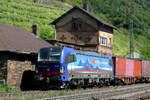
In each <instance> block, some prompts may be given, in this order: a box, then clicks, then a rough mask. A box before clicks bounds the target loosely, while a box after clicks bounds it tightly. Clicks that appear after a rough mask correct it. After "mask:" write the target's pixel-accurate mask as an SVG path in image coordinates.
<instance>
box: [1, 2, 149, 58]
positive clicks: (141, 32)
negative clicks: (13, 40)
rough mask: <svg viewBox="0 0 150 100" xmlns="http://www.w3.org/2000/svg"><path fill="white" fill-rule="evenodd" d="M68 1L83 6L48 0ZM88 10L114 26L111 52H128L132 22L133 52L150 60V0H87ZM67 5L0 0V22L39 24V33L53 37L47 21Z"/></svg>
mask: <svg viewBox="0 0 150 100" xmlns="http://www.w3.org/2000/svg"><path fill="white" fill-rule="evenodd" d="M47 1H53V2H55V1H57V2H60V3H65V4H66V3H68V4H70V5H72V6H75V5H77V6H79V7H82V0H47ZM87 3H88V4H89V6H90V12H91V13H95V14H96V15H97V16H99V17H100V18H101V19H102V20H105V21H107V22H109V23H112V24H113V25H114V26H116V27H117V29H115V30H114V55H117V56H127V55H128V54H129V39H130V37H129V33H130V31H129V22H130V20H133V22H134V47H135V52H137V53H139V54H140V55H141V58H142V59H147V60H150V53H149V51H150V45H149V43H150V1H149V0H87ZM67 10H68V9H67V8H62V7H58V6H52V5H43V4H37V3H32V2H27V1H26V0H0V22H1V23H7V24H10V25H15V26H19V27H23V28H25V29H27V30H29V31H31V26H32V25H33V24H38V27H39V34H38V35H39V36H40V37H41V38H43V39H53V38H54V27H53V26H50V25H49V23H50V22H52V21H53V20H54V19H56V18H58V17H59V16H61V15H62V14H64V13H65V12H66V11H67Z"/></svg>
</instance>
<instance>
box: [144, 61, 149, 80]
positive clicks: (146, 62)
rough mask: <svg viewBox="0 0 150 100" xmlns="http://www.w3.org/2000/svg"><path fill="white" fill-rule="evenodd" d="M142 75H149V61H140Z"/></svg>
mask: <svg viewBox="0 0 150 100" xmlns="http://www.w3.org/2000/svg"><path fill="white" fill-rule="evenodd" d="M142 77H150V61H142Z"/></svg>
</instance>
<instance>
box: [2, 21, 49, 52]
mask: <svg viewBox="0 0 150 100" xmlns="http://www.w3.org/2000/svg"><path fill="white" fill-rule="evenodd" d="M45 46H50V44H49V43H48V42H46V41H44V40H42V39H40V38H39V37H37V36H35V35H34V34H33V33H31V32H29V31H27V30H25V29H23V28H20V27H15V26H10V25H7V24H2V23H0V51H10V52H17V53H27V54H30V53H37V52H38V50H39V49H40V48H42V47H45Z"/></svg>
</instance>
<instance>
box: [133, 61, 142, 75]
mask: <svg viewBox="0 0 150 100" xmlns="http://www.w3.org/2000/svg"><path fill="white" fill-rule="evenodd" d="M141 69H142V61H140V60H134V73H133V75H134V77H141V76H142V71H141Z"/></svg>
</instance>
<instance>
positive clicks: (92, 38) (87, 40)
mask: <svg viewBox="0 0 150 100" xmlns="http://www.w3.org/2000/svg"><path fill="white" fill-rule="evenodd" d="M51 24H52V25H55V40H51V41H50V43H51V42H53V43H54V44H55V45H56V44H57V45H59V44H61V45H68V44H66V43H69V46H70V44H71V46H74V47H77V48H79V49H81V50H91V51H97V52H99V53H102V54H111V55H112V54H113V29H114V26H112V25H110V24H108V23H106V22H104V21H102V20H100V19H99V18H98V17H96V16H95V15H92V14H91V13H89V11H88V10H85V9H82V8H79V7H76V6H75V7H73V8H72V9H70V10H69V11H68V12H66V13H65V14H63V15H62V16H60V17H59V18H57V19H56V20H54V21H53V22H52V23H51Z"/></svg>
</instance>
